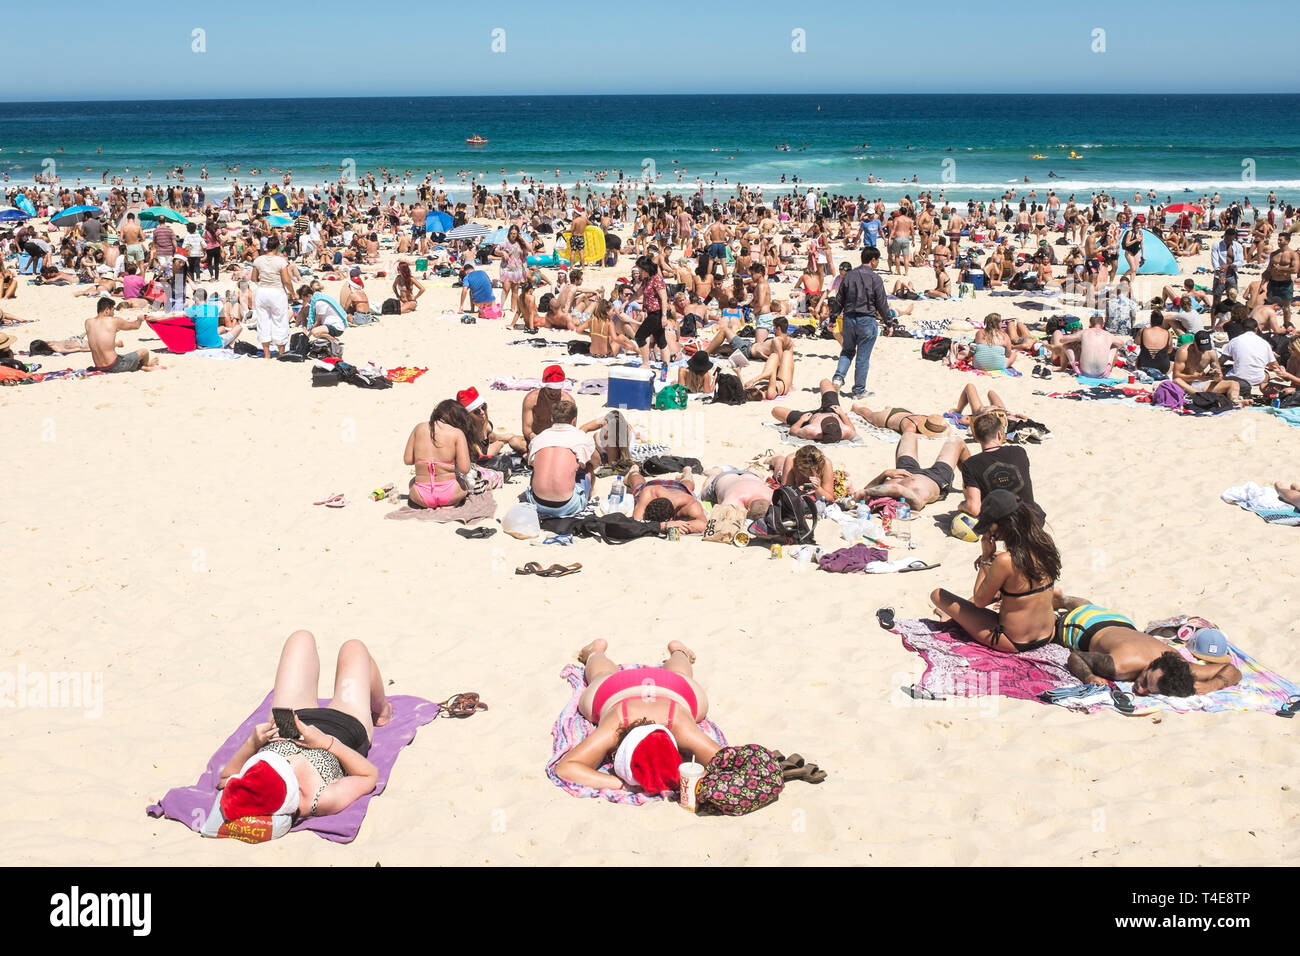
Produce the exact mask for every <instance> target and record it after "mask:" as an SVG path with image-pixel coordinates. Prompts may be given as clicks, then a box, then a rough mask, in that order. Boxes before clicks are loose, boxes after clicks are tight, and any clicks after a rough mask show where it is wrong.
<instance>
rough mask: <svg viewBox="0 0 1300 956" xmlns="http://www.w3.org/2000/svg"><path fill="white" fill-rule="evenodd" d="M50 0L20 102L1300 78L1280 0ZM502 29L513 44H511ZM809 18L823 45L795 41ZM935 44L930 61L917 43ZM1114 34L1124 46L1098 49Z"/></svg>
mask: <svg viewBox="0 0 1300 956" xmlns="http://www.w3.org/2000/svg"><path fill="white" fill-rule="evenodd" d="M186 7H189V8H191V9H186ZM649 10H653V11H654V12H653V13H650V12H648V11H649ZM146 11H147V12H146ZM50 15H51V9H50V8H49V7H45V6H43V5H41V4H10V10H9V11H8V12H6V15H5V20H6V27H7V28H8V29H7V30H6V33H7V39H8V41H9V42H8V43H7V44H6V47H7V49H6V51H5V67H6V69H5V74H6V81H5V83H4V86H3V87H2V88H0V99H3V100H5V101H8V102H15V101H16V102H23V101H31V100H96V99H104V100H112V99H190V98H193V99H202V98H224V97H245V96H267V97H278V96H348V95H351V96H389V95H402V96H437V95H443V94H445V95H473V94H548V93H549V94H564V93H705V92H722V93H746V92H753V93H763V92H767V93H813V92H854V93H860V92H873V91H878V92H890V93H905V92H956V91H960V92H971V93H1003V92H1038V93H1056V92H1069V93H1082V92H1097V93H1125V92H1139V93H1147V92H1152V93H1154V92H1160V93H1164V92H1225V93H1228V92H1297V91H1300V78H1298V77H1300V74H1297V73H1296V71H1295V70H1294V69H1292V68H1290V67H1289V65H1288V64H1290V63H1291V62H1292V60H1293V54H1292V51H1291V50H1289V49H1288V47H1287V44H1288V42H1289V41H1288V39H1287V34H1288V31H1284V30H1282V29H1270V26H1273V27H1280V26H1283V25H1286V26H1288V27H1289V26H1292V25H1294V23H1295V22H1296V21H1295V17H1294V13H1293V12H1292V11H1291V10H1290V9H1289V4H1288V5H1284V4H1283V3H1282V2H1280V0H1245V2H1236V3H1227V2H1225V0H1215V2H1207V0H1185V2H1180V3H1179V4H1178V5H1176V6H1175V5H1173V4H1165V3H1143V2H1140V0H1139V2H1135V0H1125V2H1114V0H1096V2H1090V3H1087V4H1059V3H1055V2H1051V0H1048V2H1046V3H1044V2H1042V0H1035V2H1026V0H1003V2H998V3H993V4H988V3H975V2H962V3H955V2H951V0H940V2H932V3H928V4H920V3H863V2H861V0H857V2H837V0H830V2H823V3H815V4H791V3H789V2H785V3H776V2H770V0H757V2H753V3H748V4H743V5H741V4H731V3H720V4H707V3H702V4H656V5H654V6H650V5H646V4H634V3H621V2H615V3H609V4H605V3H586V2H583V3H564V2H563V0H559V2H556V0H551V2H547V3H520V2H516V0H504V2H497V3H493V4H488V3H475V4H454V5H453V4H448V3H442V2H438V3H429V2H427V0H426V2H422V3H417V2H410V0H392V2H390V3H386V4H379V3H376V4H373V5H370V4H364V3H357V2H355V0H353V2H347V3H344V2H339V0H319V2H302V0H285V2H282V3H279V4H276V5H270V4H266V3H264V2H256V3H255V2H249V0H232V2H227V3H222V4H220V5H217V4H212V5H199V4H189V5H185V4H152V5H148V6H147V7H146V8H140V10H139V11H137V12H136V13H131V14H124V13H122V12H121V11H119V10H117V9H116V8H106V7H104V6H102V5H101V4H100V3H91V2H87V0H68V2H64V3H60V4H59V5H58V7H57V14H56V15H57V17H58V22H60V23H67V24H76V25H78V26H77V27H76V28H74V29H76V32H78V33H81V35H83V36H85V37H86V38H87V40H93V41H94V46H93V48H91V47H90V46H89V45H86V47H85V50H86V52H84V53H81V54H79V55H70V53H71V51H75V50H79V49H81V48H82V44H81V43H80V42H69V41H68V40H67V39H62V38H61V39H57V40H56V39H53V38H51V39H48V40H41V41H39V42H32V43H29V44H23V43H21V42H19V40H18V38H20V37H23V36H29V35H31V36H50V34H52V33H54V32H55V31H52V30H51V29H50ZM1225 18H1226V19H1227V21H1228V22H1227V24H1225ZM1225 26H1228V29H1226V30H1225ZM196 29H200V30H203V31H205V34H204V41H205V44H206V52H204V53H196V52H193V50H192V47H193V46H194V45H195V41H194V40H193V39H192V37H193V31H194V30H196ZM496 30H500V31H504V32H503V33H497V34H495V38H496V39H495V42H496V46H497V47H498V49H499V48H500V47H501V46H502V45H504V51H503V52H493V43H494V31H496ZM795 30H802V31H803V36H804V45H805V52H802V53H797V52H795V51H794V49H793V48H792V47H793V46H794V45H795V44H796V37H795V36H794V33H793V31H795ZM1097 30H1104V31H1105V33H1104V35H1099V34H1095V33H1094V31H1097ZM68 32H69V33H71V32H73V31H71V30H69V31H68ZM1220 40H1226V41H1227V44H1226V48H1227V54H1228V56H1227V58H1228V59H1229V60H1230V61H1231V64H1232V65H1231V68H1229V69H1219V68H1209V67H1206V66H1205V65H1204V61H1205V59H1206V57H1207V54H1208V58H1209V60H1210V62H1213V63H1217V62H1218V61H1220V60H1221V59H1223V58H1224V57H1223V51H1222V50H1221V49H1220ZM917 41H920V47H919V49H923V50H924V51H925V53H924V55H923V56H922V57H921V58H919V60H918V58H917V56H916V54H915V52H909V48H910V50H912V51H915V50H917V49H918V47H917ZM1103 41H1104V47H1105V49H1104V52H1094V49H1093V48H1094V47H1095V46H1100V45H1101V43H1102V42H1103ZM92 49H93V50H94V51H99V50H102V51H104V52H103V54H102V56H99V55H96V54H95V53H93V52H91V51H92ZM1194 59H1195V60H1199V61H1202V62H1197V63H1195V64H1193V63H1192V61H1193V60H1194ZM1180 61H1181V65H1180ZM918 63H919V64H920V65H919V66H918Z"/></svg>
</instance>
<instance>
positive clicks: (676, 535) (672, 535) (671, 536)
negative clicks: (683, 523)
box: [668, 528, 682, 541]
mask: <svg viewBox="0 0 1300 956" xmlns="http://www.w3.org/2000/svg"><path fill="white" fill-rule="evenodd" d="M681 537H682V530H681V528H669V529H668V540H669V541H680V540H681Z"/></svg>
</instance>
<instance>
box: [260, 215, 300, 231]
mask: <svg viewBox="0 0 1300 956" xmlns="http://www.w3.org/2000/svg"><path fill="white" fill-rule="evenodd" d="M266 224H267V225H268V226H271V227H272V228H275V229H281V228H283V227H285V226H291V225H293V220H292V219H291V218H289V217H288V216H267V217H266Z"/></svg>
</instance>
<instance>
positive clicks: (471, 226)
mask: <svg viewBox="0 0 1300 956" xmlns="http://www.w3.org/2000/svg"><path fill="white" fill-rule="evenodd" d="M491 231H492V230H491V229H489V228H488V227H487V226H485V225H483V224H482V223H480V222H467V223H465V225H463V226H457V227H456V228H455V229H453V230H452V231H451V232H449V233H447V238H448V239H482V238H483V237H484V236H486V235H487V234H488V233H489V232H491Z"/></svg>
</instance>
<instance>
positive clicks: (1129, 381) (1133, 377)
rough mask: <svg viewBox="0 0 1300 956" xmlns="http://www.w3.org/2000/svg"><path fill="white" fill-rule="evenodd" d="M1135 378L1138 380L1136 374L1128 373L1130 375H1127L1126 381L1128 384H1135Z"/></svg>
mask: <svg viewBox="0 0 1300 956" xmlns="http://www.w3.org/2000/svg"><path fill="white" fill-rule="evenodd" d="M1137 380H1138V377H1137V376H1136V375H1130V376H1129V377H1128V383H1129V384H1130V385H1136V384H1137Z"/></svg>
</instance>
